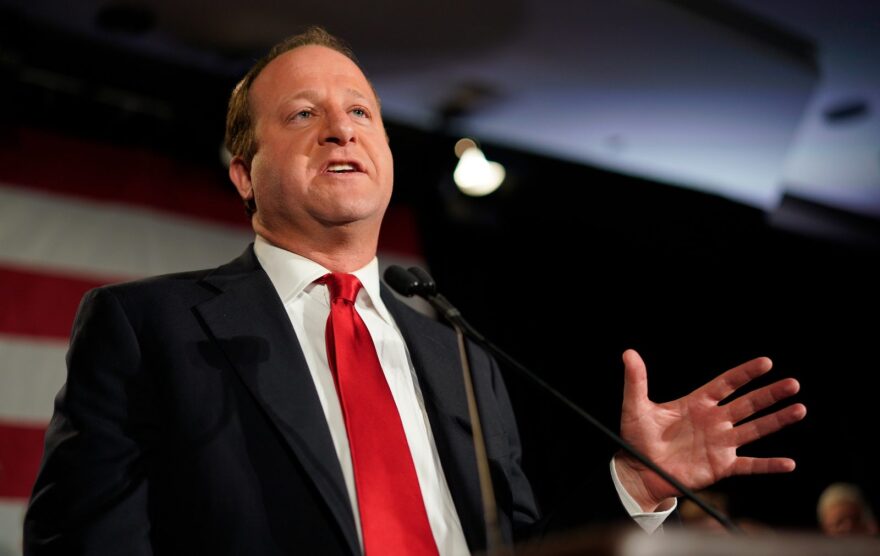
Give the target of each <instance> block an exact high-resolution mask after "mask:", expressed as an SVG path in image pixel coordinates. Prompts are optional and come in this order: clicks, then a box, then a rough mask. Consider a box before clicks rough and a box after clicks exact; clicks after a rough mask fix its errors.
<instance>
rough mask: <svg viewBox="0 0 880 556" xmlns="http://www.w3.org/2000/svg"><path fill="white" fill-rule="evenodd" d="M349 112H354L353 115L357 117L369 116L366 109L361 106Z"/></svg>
mask: <svg viewBox="0 0 880 556" xmlns="http://www.w3.org/2000/svg"><path fill="white" fill-rule="evenodd" d="M351 113H352V114H354V115H355V116H357V117H358V118H367V117H369V114H367V111H366V110H364V109H363V108H355V109H354V110H352V111H351Z"/></svg>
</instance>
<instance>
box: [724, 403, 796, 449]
mask: <svg viewBox="0 0 880 556" xmlns="http://www.w3.org/2000/svg"><path fill="white" fill-rule="evenodd" d="M806 415H807V408H806V406H804V404H800V403H796V404H794V405H790V406H788V407H786V408H784V409H780V410H779V411H777V412H775V413H771V414H770V415H767V416H765V417H761V418H760V419H755V420H754V421H749V422H748V423H744V424H742V425H739V426H738V427H734V428H733V430H732V432H733V434H734V444H735V445H736V446H742V445H743V444H748V443H749V442H754V441H755V440H757V439H759V438H761V437H764V436H767V435H768V434H772V433H774V432H776V431H778V430H779V429H781V428H782V427H787V426H788V425H791V424H793V423H797V422H798V421H800V420H801V419H803V418H804V417H805V416H806Z"/></svg>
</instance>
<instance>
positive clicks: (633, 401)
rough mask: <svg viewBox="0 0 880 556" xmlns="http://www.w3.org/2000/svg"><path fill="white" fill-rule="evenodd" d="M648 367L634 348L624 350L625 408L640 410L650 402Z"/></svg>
mask: <svg viewBox="0 0 880 556" xmlns="http://www.w3.org/2000/svg"><path fill="white" fill-rule="evenodd" d="M648 401H649V400H648V369H647V368H646V367H645V362H644V361H642V357H641V356H640V355H639V353H638V352H637V351H636V350H634V349H628V350H626V351H624V352H623V409H624V411H626V410H631V411H639V408H640V407H641V406H644V405H645V404H647V403H648Z"/></svg>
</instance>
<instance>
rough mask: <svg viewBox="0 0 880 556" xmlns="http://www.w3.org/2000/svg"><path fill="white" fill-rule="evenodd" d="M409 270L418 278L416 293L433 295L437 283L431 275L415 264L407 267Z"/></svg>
mask: <svg viewBox="0 0 880 556" xmlns="http://www.w3.org/2000/svg"><path fill="white" fill-rule="evenodd" d="M409 272H410V274H412V275H413V276H415V277H416V280H418V293H419V294H420V295H434V294H435V293H437V283H436V282H434V279H433V278H431V275H430V274H428V273H427V272H425V271H424V270H422V269H421V268H419V267H417V266H411V267H409Z"/></svg>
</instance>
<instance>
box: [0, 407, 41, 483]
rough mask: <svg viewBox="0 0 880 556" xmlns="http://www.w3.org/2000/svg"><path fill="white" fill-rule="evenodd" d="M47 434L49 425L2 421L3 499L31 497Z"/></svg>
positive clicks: (0, 466) (0, 474)
mask: <svg viewBox="0 0 880 556" xmlns="http://www.w3.org/2000/svg"><path fill="white" fill-rule="evenodd" d="M45 434H46V427H45V426H39V425H21V424H18V423H10V422H3V421H0V498H25V499H27V498H28V497H30V495H31V490H32V489H33V487H34V481H35V480H36V478H37V471H38V470H39V468H40V458H42V457H43V437H44V436H45Z"/></svg>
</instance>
